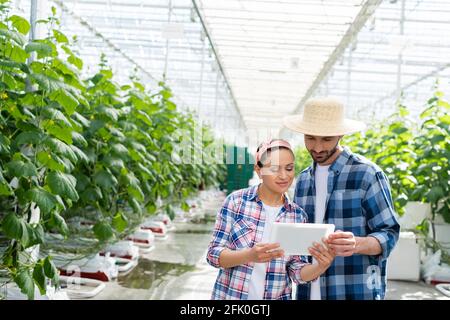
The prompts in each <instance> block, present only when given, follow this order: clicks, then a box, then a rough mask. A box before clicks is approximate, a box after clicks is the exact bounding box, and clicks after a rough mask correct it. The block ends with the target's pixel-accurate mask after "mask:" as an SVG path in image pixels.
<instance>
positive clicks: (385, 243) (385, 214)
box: [362, 171, 400, 260]
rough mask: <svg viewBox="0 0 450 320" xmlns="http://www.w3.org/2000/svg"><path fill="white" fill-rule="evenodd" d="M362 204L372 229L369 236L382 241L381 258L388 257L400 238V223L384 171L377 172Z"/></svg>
mask: <svg viewBox="0 0 450 320" xmlns="http://www.w3.org/2000/svg"><path fill="white" fill-rule="evenodd" d="M362 206H363V208H364V210H365V212H366V218H367V222H368V226H369V228H370V231H371V233H369V234H368V236H371V237H374V238H376V239H377V240H378V241H379V242H380V245H381V249H382V253H381V258H382V259H383V260H384V259H387V258H388V257H389V254H390V253H391V251H392V249H393V248H394V246H395V244H396V242H397V240H398V235H399V232H400V225H399V224H398V222H397V219H396V216H395V211H394V208H393V203H392V198H391V193H390V191H389V182H388V179H387V177H386V175H385V174H384V173H383V172H381V171H379V172H376V174H375V176H374V180H373V182H372V183H371V185H370V186H369V188H368V190H367V192H366V195H365V197H364V199H363V201H362Z"/></svg>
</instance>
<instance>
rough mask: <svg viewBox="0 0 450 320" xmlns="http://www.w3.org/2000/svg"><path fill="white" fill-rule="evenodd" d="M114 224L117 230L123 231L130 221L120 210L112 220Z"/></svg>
mask: <svg viewBox="0 0 450 320" xmlns="http://www.w3.org/2000/svg"><path fill="white" fill-rule="evenodd" d="M112 225H113V227H114V228H115V229H116V230H117V231H119V232H122V231H124V230H125V228H126V227H127V225H128V222H127V219H126V218H125V217H124V215H123V214H122V213H121V212H118V213H117V214H116V215H115V216H114V218H113V220H112Z"/></svg>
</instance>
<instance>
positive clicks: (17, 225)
mask: <svg viewBox="0 0 450 320" xmlns="http://www.w3.org/2000/svg"><path fill="white" fill-rule="evenodd" d="M22 222H23V221H22V220H20V219H19V217H17V215H16V214H15V213H13V212H12V213H8V214H7V215H6V216H5V217H4V218H3V221H2V230H3V234H4V235H5V236H7V237H8V238H10V239H16V240H20V239H21V238H22V234H23V228H24V224H23V223H22Z"/></svg>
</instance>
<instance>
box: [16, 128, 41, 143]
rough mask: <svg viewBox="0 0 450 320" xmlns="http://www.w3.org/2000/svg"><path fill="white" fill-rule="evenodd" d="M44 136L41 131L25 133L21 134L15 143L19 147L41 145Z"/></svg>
mask: <svg viewBox="0 0 450 320" xmlns="http://www.w3.org/2000/svg"><path fill="white" fill-rule="evenodd" d="M42 139H43V135H42V133H41V132H39V131H24V132H21V133H20V134H19V135H18V136H17V137H16V138H15V139H14V143H15V144H16V145H18V146H20V145H22V144H34V145H36V144H39V143H40V142H42Z"/></svg>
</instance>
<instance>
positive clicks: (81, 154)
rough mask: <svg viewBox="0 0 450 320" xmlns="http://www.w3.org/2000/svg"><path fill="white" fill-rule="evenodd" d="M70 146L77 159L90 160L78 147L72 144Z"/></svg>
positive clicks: (86, 161) (85, 161)
mask: <svg viewBox="0 0 450 320" xmlns="http://www.w3.org/2000/svg"><path fill="white" fill-rule="evenodd" d="M70 148H71V149H72V150H73V152H75V154H76V155H77V158H78V161H82V162H84V163H89V161H90V160H89V158H88V156H87V155H86V154H85V153H84V152H83V151H82V150H81V149H80V148H78V147H76V146H74V145H71V146H70Z"/></svg>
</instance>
